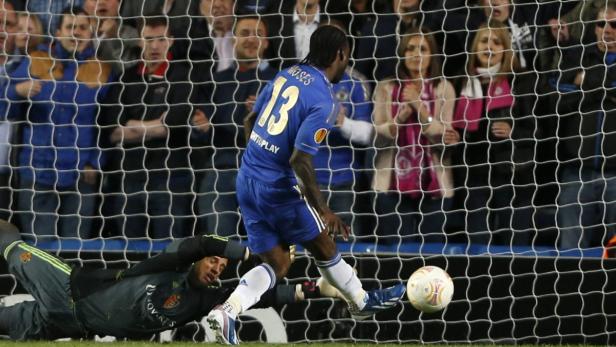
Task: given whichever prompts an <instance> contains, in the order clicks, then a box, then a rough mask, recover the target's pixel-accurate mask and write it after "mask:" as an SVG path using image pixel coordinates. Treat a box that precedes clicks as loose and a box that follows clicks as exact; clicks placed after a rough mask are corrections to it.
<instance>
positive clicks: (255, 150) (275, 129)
mask: <svg viewBox="0 0 616 347" xmlns="http://www.w3.org/2000/svg"><path fill="white" fill-rule="evenodd" d="M338 107H339V106H338V103H337V101H336V99H335V97H334V94H333V91H332V84H331V83H330V82H329V81H328V80H327V78H326V77H325V75H324V73H323V72H322V71H320V70H318V69H317V68H315V67H312V66H309V65H294V66H292V67H290V68H288V69H286V70H283V71H281V72H279V73H278V74H277V75H276V77H274V79H273V80H272V81H270V82H269V84H268V85H267V86H266V87H265V88H264V89H263V91H262V92H261V94H259V96H258V97H257V101H256V102H255V105H254V108H253V110H254V112H255V113H257V118H256V120H255V125H254V128H253V130H252V133H251V135H250V140H249V141H248V143H247V145H246V151H245V153H244V156H243V158H242V165H241V167H240V173H241V174H244V175H247V176H249V177H252V178H253V179H255V180H258V181H260V182H264V183H267V184H270V185H276V186H281V187H283V186H292V185H295V184H297V180H296V178H295V174H294V173H293V170H292V169H291V165H290V164H289V159H290V158H291V154H292V153H293V149H294V148H297V149H298V150H300V151H303V152H306V153H309V154H311V155H315V154H316V153H317V152H318V151H319V146H320V144H321V142H323V140H324V139H325V137H326V136H327V133H328V131H329V129H331V127H332V126H333V125H334V124H335V122H336V117H337V115H338Z"/></svg>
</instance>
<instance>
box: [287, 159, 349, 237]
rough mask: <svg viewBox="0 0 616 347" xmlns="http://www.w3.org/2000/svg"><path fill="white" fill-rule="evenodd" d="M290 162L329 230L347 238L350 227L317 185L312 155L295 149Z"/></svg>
mask: <svg viewBox="0 0 616 347" xmlns="http://www.w3.org/2000/svg"><path fill="white" fill-rule="evenodd" d="M289 163H290V164H291V168H293V171H294V172H295V176H296V177H297V180H298V183H299V186H300V188H301V190H302V193H303V194H304V196H305V197H306V200H308V203H309V204H310V205H311V206H312V207H314V208H315V209H316V210H317V212H318V213H319V215H321V218H323V221H324V222H325V226H326V228H327V232H328V233H330V234H334V235H335V234H340V235H342V236H343V237H344V239H345V240H346V239H347V238H348V236H349V228H348V226H346V225H345V224H344V222H342V220H341V219H340V218H339V217H338V216H336V215H335V214H334V213H333V212H332V211H331V210H330V209H329V207H328V206H327V204H326V203H325V201H324V200H323V196H322V195H321V190H319V186H318V185H317V180H316V174H315V171H314V166H313V165H312V155H310V154H308V153H306V152H303V151H299V150H297V149H294V150H293V154H292V155H291V159H289Z"/></svg>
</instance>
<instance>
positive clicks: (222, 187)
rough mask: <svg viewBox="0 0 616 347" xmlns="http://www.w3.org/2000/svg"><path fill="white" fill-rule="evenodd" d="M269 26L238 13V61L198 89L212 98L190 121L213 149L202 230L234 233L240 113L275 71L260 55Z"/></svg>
mask: <svg viewBox="0 0 616 347" xmlns="http://www.w3.org/2000/svg"><path fill="white" fill-rule="evenodd" d="M267 36H268V31H267V26H266V25H265V22H263V21H262V20H261V19H260V18H259V17H256V16H248V17H240V18H238V19H237V22H236V24H235V30H234V40H235V58H236V62H235V63H234V64H233V65H232V66H231V67H229V68H228V69H226V70H224V71H221V72H219V73H216V74H214V78H213V81H212V83H209V84H207V85H206V86H205V88H204V90H203V91H202V92H201V93H200V94H201V95H205V96H209V95H211V96H212V99H211V103H208V104H207V105H204V107H203V110H197V112H196V114H195V116H194V117H193V124H194V125H196V126H199V129H201V131H202V132H203V135H202V136H201V137H206V138H207V140H208V142H207V143H208V144H211V146H212V148H213V150H212V151H210V153H209V155H210V156H209V157H208V158H207V160H205V167H206V173H205V176H204V177H203V179H202V180H201V183H200V184H199V198H198V204H199V215H200V218H201V221H202V222H201V223H200V224H201V228H202V231H204V232H217V233H218V234H220V235H225V236H230V235H235V234H236V233H237V232H238V231H239V228H238V227H239V224H240V216H239V213H238V205H237V199H236V197H235V190H236V189H235V179H236V177H237V170H238V168H239V163H240V158H241V154H242V149H243V148H244V147H246V141H245V139H244V131H243V122H244V117H245V116H246V114H247V113H248V111H250V110H251V108H252V104H253V103H254V101H255V99H256V95H257V93H258V91H259V90H260V89H261V86H262V85H264V84H265V83H266V82H267V81H269V80H270V79H272V78H273V77H274V75H276V72H277V71H276V70H274V69H273V68H272V67H270V66H269V64H268V63H267V62H266V61H265V60H263V52H264V51H265V50H266V49H267V48H268V46H269V41H268V39H267Z"/></svg>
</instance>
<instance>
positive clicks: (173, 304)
mask: <svg viewBox="0 0 616 347" xmlns="http://www.w3.org/2000/svg"><path fill="white" fill-rule="evenodd" d="M0 251H2V254H3V256H4V258H5V259H6V260H7V262H8V265H9V271H10V272H11V273H12V274H13V275H15V277H16V278H17V280H18V281H19V282H20V283H21V284H22V285H23V287H24V288H25V289H26V290H27V291H28V292H29V293H30V294H31V295H32V296H33V297H34V298H35V301H29V302H23V303H20V304H17V305H14V306H10V307H0V334H4V335H9V336H10V337H11V339H15V340H33V339H57V338H63V337H73V338H82V337H89V336H93V335H95V334H97V335H101V336H102V335H111V336H116V337H128V338H149V337H150V336H151V335H152V334H154V333H157V332H160V331H164V330H169V329H172V328H176V327H179V326H182V325H184V324H186V323H189V322H192V321H194V320H200V319H201V318H202V317H203V316H205V315H207V314H208V312H209V311H210V310H211V309H212V308H214V307H215V306H216V305H219V304H221V303H223V302H224V301H225V300H226V299H227V297H228V296H229V294H230V293H231V292H232V290H233V288H225V287H215V286H213V284H214V282H215V281H216V280H217V279H218V276H219V275H220V273H221V272H222V270H224V267H225V266H226V265H227V262H228V259H230V260H246V259H248V257H249V252H248V250H247V248H245V247H244V246H241V245H240V244H239V243H237V242H234V241H227V240H226V239H223V238H219V237H215V236H195V237H191V238H187V239H183V240H177V241H174V242H172V243H171V244H170V245H169V246H168V247H167V248H166V249H165V250H164V251H163V252H162V253H160V254H158V255H157V256H155V257H152V258H150V259H147V260H145V261H143V262H140V263H138V264H137V265H135V266H134V267H132V268H130V269H127V270H113V269H96V270H90V269H83V268H71V267H70V266H69V265H67V264H66V263H65V262H64V261H63V260H62V259H60V258H57V257H55V256H53V255H51V254H49V253H46V252H44V251H42V250H39V249H38V248H35V247H33V246H30V245H28V244H26V243H25V242H23V241H22V240H21V238H20V235H19V230H18V229H17V228H16V227H15V226H14V225H12V224H10V223H7V222H5V221H3V220H0ZM193 263H194V264H193ZM304 289H306V288H304ZM312 294H315V293H312ZM300 296H301V295H300ZM297 300H299V298H298V295H296V288H295V286H283V285H280V286H277V287H275V288H274V289H272V290H270V291H269V292H267V293H266V294H265V295H263V297H262V298H261V301H260V306H271V305H274V304H286V303H292V302H295V301H297Z"/></svg>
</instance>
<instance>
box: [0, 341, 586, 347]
mask: <svg viewBox="0 0 616 347" xmlns="http://www.w3.org/2000/svg"><path fill="white" fill-rule="evenodd" d="M16 346H34V347H52V346H53V347H73V346H74V347H87V346H96V347H105V346H109V347H149V346H162V347H195V346H207V347H217V346H218V347H220V346H222V345H217V344H213V343H198V342H172V343H164V344H162V343H158V342H110V343H101V342H94V341H62V342H59V341H54V342H29V341H28V342H12V341H0V347H16ZM240 346H241V347H267V346H278V345H272V344H265V343H242V344H240ZM280 346H282V345H280ZM284 346H288V347H293V346H297V347H308V346H310V347H319V346H325V347H374V346H378V347H400V346H409V347H469V346H486V347H501V346H502V347H511V346H512V345H497V344H485V345H481V344H468V345H453V344H451V345H449V344H447V345H445V344H427V345H420V344H371V343H358V344H350V343H311V344H307V343H304V344H284ZM551 346H552V345H541V347H551ZM553 346H556V345H553ZM562 346H565V345H560V346H559V347H562ZM566 346H582V345H566ZM516 347H537V345H517V346H516Z"/></svg>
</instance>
